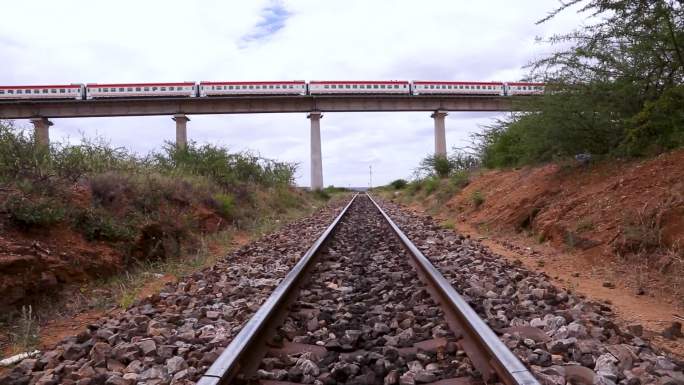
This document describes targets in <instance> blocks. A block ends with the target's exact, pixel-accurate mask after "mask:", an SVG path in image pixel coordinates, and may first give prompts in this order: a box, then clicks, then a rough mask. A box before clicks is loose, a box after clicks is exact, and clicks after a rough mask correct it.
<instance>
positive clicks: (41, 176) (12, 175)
mask: <svg viewBox="0 0 684 385" xmlns="http://www.w3.org/2000/svg"><path fill="white" fill-rule="evenodd" d="M295 169H296V166H295V165H294V164H289V163H283V162H277V161H272V160H268V159H264V158H261V157H258V156H256V155H253V154H250V153H246V152H245V153H231V152H229V151H228V150H227V149H226V148H223V147H217V146H214V145H210V144H205V145H198V144H195V143H190V144H189V145H188V147H187V148H186V149H176V147H175V146H173V145H172V144H168V143H167V144H166V145H165V146H164V147H163V148H162V150H161V151H159V152H154V153H151V154H149V155H147V156H137V155H135V154H133V153H131V152H129V151H127V150H125V149H123V148H115V147H112V146H111V145H109V144H108V143H106V142H103V141H101V140H87V139H84V140H83V141H82V143H81V144H77V145H70V144H60V143H56V144H52V145H50V147H49V148H41V147H37V146H36V145H35V144H34V140H33V138H32V136H31V134H30V133H27V132H24V131H22V130H20V129H17V128H15V127H13V126H12V124H11V123H9V122H0V186H1V187H2V188H1V189H0V195H1V197H2V199H1V200H0V202H1V203H0V214H2V215H1V216H0V225H2V223H4V225H5V226H8V227H9V228H14V229H15V230H17V231H40V230H47V229H50V228H53V227H56V226H59V227H68V228H70V229H72V230H73V231H75V232H77V233H80V234H82V235H83V237H85V238H86V239H87V240H91V241H105V242H110V243H115V244H118V245H119V246H117V248H118V249H119V250H124V254H126V255H127V256H128V257H138V258H147V257H165V256H167V255H174V254H177V253H178V252H179V250H180V246H181V245H182V244H184V243H186V242H187V241H192V240H193V238H194V235H195V234H201V233H210V232H215V231H217V230H219V229H221V228H224V227H226V226H227V225H231V226H234V227H236V228H238V229H248V228H250V226H252V227H253V226H254V225H255V224H256V223H257V222H259V221H262V220H263V218H264V217H269V216H273V215H277V214H278V213H282V212H284V211H286V210H288V209H289V208H292V207H294V206H297V205H299V204H301V202H300V201H299V200H298V199H297V198H296V197H295V194H296V192H295V191H294V190H293V189H291V184H292V182H293V177H294V172H295Z"/></svg>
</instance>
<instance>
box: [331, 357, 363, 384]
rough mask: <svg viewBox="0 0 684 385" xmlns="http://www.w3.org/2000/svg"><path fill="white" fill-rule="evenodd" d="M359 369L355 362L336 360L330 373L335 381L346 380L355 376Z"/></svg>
mask: <svg viewBox="0 0 684 385" xmlns="http://www.w3.org/2000/svg"><path fill="white" fill-rule="evenodd" d="M360 369H361V368H359V366H358V365H356V364H350V363H346V362H336V363H335V365H334V366H333V368H332V370H331V371H330V373H331V374H332V376H333V377H334V378H335V379H336V380H337V381H346V380H347V378H349V377H351V376H355V375H356V374H357V373H358V372H359V370H360Z"/></svg>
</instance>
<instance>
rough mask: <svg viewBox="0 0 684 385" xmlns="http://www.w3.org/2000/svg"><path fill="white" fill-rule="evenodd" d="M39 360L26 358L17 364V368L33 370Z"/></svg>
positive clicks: (25, 370) (24, 370) (26, 370)
mask: <svg viewBox="0 0 684 385" xmlns="http://www.w3.org/2000/svg"><path fill="white" fill-rule="evenodd" d="M37 364H38V360H37V359H35V358H26V359H24V360H22V361H21V362H19V363H18V364H17V366H16V367H17V368H20V369H21V370H22V371H23V372H32V371H33V370H34V369H36V367H37Z"/></svg>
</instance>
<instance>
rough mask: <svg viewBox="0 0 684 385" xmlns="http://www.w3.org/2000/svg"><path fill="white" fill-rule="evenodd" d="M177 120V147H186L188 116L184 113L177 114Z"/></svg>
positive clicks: (175, 119) (175, 116) (174, 118)
mask: <svg viewBox="0 0 684 385" xmlns="http://www.w3.org/2000/svg"><path fill="white" fill-rule="evenodd" d="M173 120H174V121H175V122H176V148H178V149H184V148H186V147H187V146H188V122H189V121H190V118H188V117H187V116H186V115H184V114H176V115H174V116H173Z"/></svg>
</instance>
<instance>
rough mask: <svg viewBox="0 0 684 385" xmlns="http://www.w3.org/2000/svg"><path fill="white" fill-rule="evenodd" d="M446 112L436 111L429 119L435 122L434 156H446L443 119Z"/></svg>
mask: <svg viewBox="0 0 684 385" xmlns="http://www.w3.org/2000/svg"><path fill="white" fill-rule="evenodd" d="M447 115H448V114H447V112H446V111H441V110H437V111H435V112H434V113H432V115H430V117H431V118H432V119H434V120H435V156H447V149H446V129H445V124H444V118H446V116H447Z"/></svg>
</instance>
